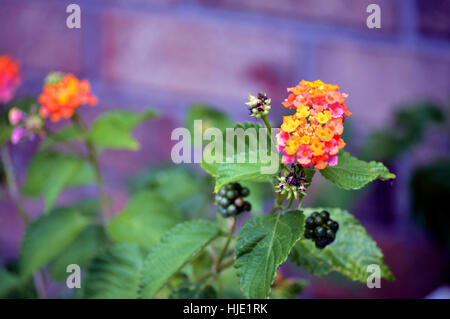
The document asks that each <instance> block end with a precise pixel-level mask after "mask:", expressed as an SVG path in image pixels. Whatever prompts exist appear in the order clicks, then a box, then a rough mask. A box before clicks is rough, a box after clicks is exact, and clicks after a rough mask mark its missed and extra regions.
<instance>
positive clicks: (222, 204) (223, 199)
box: [216, 183, 252, 217]
mask: <svg viewBox="0 0 450 319" xmlns="http://www.w3.org/2000/svg"><path fill="white" fill-rule="evenodd" d="M248 195H250V190H249V189H248V188H247V187H242V186H241V184H239V183H231V184H227V185H225V186H224V187H222V189H221V190H220V191H219V192H218V193H217V195H216V205H217V206H218V207H217V211H218V212H219V213H220V214H221V215H222V216H223V217H231V216H236V215H239V214H240V213H243V212H249V211H251V209H252V205H251V204H250V203H249V202H247V201H245V200H244V197H247V196H248Z"/></svg>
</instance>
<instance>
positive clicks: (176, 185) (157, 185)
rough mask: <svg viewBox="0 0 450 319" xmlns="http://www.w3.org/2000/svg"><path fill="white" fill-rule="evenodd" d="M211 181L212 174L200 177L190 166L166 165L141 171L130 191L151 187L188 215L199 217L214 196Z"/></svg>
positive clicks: (134, 179)
mask: <svg viewBox="0 0 450 319" xmlns="http://www.w3.org/2000/svg"><path fill="white" fill-rule="evenodd" d="M211 184H212V178H211V177H210V176H207V175H205V176H199V174H198V172H195V171H194V170H192V169H190V168H188V167H187V166H182V165H176V166H173V165H171V166H168V165H163V166H161V167H158V168H155V167H152V168H150V169H146V170H144V171H142V172H140V173H139V174H138V175H137V176H136V177H135V178H133V180H132V182H131V183H130V191H131V192H132V193H135V192H137V191H139V190H142V189H149V190H152V191H154V192H158V193H159V194H160V195H161V196H162V197H163V198H164V199H165V200H166V201H168V202H172V203H173V204H174V205H175V206H176V207H177V208H178V209H179V210H180V211H181V212H182V213H183V217H184V218H188V217H194V216H199V215H200V214H202V212H203V211H205V210H206V209H207V205H208V204H209V203H210V202H211V201H212V197H213V195H212V192H211Z"/></svg>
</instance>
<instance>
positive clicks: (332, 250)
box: [292, 208, 394, 283]
mask: <svg viewBox="0 0 450 319" xmlns="http://www.w3.org/2000/svg"><path fill="white" fill-rule="evenodd" d="M321 210H327V211H328V212H329V213H330V217H331V218H332V219H333V220H336V221H337V222H338V223H339V230H338V232H337V234H336V240H335V241H334V242H333V243H332V244H330V245H328V246H326V247H325V248H324V249H322V250H319V249H317V248H315V246H314V243H313V242H312V241H311V240H306V239H303V240H301V241H298V242H297V244H296V245H295V248H294V249H293V254H292V259H293V260H294V261H295V262H296V263H297V264H298V265H299V266H301V267H303V268H305V269H307V270H308V271H309V272H311V273H312V274H314V275H319V276H320V275H325V274H328V273H329V272H331V271H336V272H339V273H341V274H342V275H344V276H345V277H347V278H349V279H351V280H354V281H359V282H364V283H365V282H366V281H367V277H368V275H369V273H368V272H367V266H368V265H371V264H376V265H378V266H380V269H381V275H382V277H384V278H386V279H388V280H393V279H394V276H393V275H392V273H391V271H390V270H389V268H388V266H387V265H386V264H385V262H384V257H383V253H382V252H381V250H380V248H378V246H377V244H376V243H375V241H374V240H373V239H372V238H371V237H370V236H369V235H368V234H367V232H366V230H365V229H364V227H363V226H361V224H360V223H359V222H358V221H357V220H356V218H355V217H353V215H351V214H349V213H348V212H347V211H345V210H341V209H338V208H315V209H313V208H308V209H305V211H304V213H305V215H306V216H309V215H310V214H311V213H312V212H314V211H321Z"/></svg>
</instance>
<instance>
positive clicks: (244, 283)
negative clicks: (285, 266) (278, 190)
mask: <svg viewBox="0 0 450 319" xmlns="http://www.w3.org/2000/svg"><path fill="white" fill-rule="evenodd" d="M303 227H304V216H303V213H302V212H300V211H289V212H287V213H284V214H282V215H280V214H277V215H263V216H256V217H253V218H251V219H249V220H248V221H247V223H245V224H244V226H243V227H242V228H241V230H240V232H239V236H238V240H237V243H236V261H235V263H234V267H235V268H236V269H237V275H238V276H239V278H240V285H241V289H242V291H243V292H244V295H245V296H246V297H247V298H267V297H269V295H270V290H271V289H270V286H271V285H272V283H273V280H274V278H275V276H276V270H277V267H278V266H279V265H280V264H282V263H283V262H285V261H286V259H287V257H288V255H289V252H290V251H291V249H292V247H293V246H294V244H295V243H296V242H297V240H298V239H299V238H300V237H301V235H302V234H303Z"/></svg>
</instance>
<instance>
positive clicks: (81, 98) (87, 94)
mask: <svg viewBox="0 0 450 319" xmlns="http://www.w3.org/2000/svg"><path fill="white" fill-rule="evenodd" d="M39 103H40V104H41V109H40V115H41V116H42V117H44V118H47V117H50V119H51V120H52V121H53V122H58V121H59V120H61V119H62V118H66V119H68V118H71V117H72V115H73V114H74V112H75V110H76V109H77V108H78V107H79V106H80V105H82V104H89V105H91V106H94V105H96V104H97V98H96V97H95V96H94V95H93V94H92V93H91V87H90V84H89V81H87V80H78V79H77V78H76V77H75V76H74V75H72V74H66V75H64V76H63V77H62V79H61V80H60V81H58V82H57V83H51V84H46V85H45V86H44V91H43V92H42V94H41V95H40V96H39Z"/></svg>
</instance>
